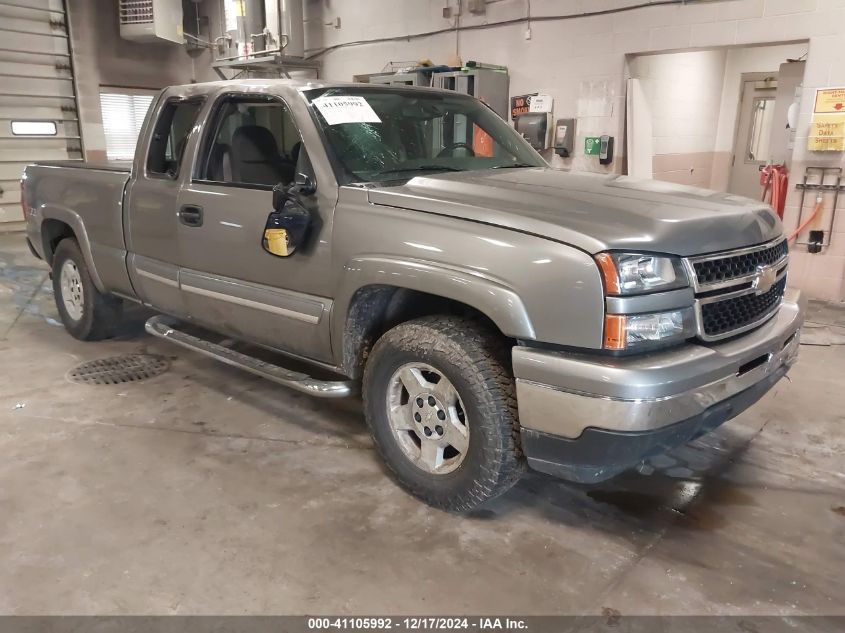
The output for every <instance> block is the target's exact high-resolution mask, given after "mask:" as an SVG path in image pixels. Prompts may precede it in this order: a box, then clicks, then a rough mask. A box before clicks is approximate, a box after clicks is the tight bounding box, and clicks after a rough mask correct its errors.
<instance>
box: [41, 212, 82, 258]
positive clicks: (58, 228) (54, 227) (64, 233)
mask: <svg viewBox="0 0 845 633" xmlns="http://www.w3.org/2000/svg"><path fill="white" fill-rule="evenodd" d="M66 237H74V238H75V237H76V233H74V232H73V229H72V228H71V227H70V225H69V224H67V223H65V222H62V221H61V220H54V219H52V218H50V219H47V220H44V222H42V223H41V240H42V243H43V245H44V261H45V262H47V263H48V264H50V265H51V266H52V265H53V253H55V252H56V247H57V246H58V245H59V242H61V241H62V240H63V239H65V238H66Z"/></svg>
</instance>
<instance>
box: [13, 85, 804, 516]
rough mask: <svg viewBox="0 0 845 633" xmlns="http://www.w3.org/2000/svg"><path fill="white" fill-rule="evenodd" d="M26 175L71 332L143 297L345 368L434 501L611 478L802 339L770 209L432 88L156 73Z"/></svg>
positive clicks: (337, 379) (220, 328)
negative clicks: (610, 167) (121, 119)
mask: <svg viewBox="0 0 845 633" xmlns="http://www.w3.org/2000/svg"><path fill="white" fill-rule="evenodd" d="M23 192H24V197H25V200H24V211H25V215H26V218H27V221H28V233H27V236H28V240H29V243H30V246H31V247H32V250H33V252H34V253H35V254H36V255H37V256H38V257H40V258H43V259H44V260H45V261H46V262H47V263H48V264H50V265H51V266H52V269H53V285H54V290H55V296H56V305H57V307H58V311H59V314H60V315H61V319H62V321H63V322H64V324H65V327H66V328H67V330H68V331H69V332H70V333H71V334H72V335H73V336H75V337H77V338H80V339H85V340H94V339H101V338H104V337H107V336H109V334H110V332H111V331H112V330H113V328H114V326H115V324H116V323H117V322H118V320H119V319H120V315H121V307H122V304H123V303H124V302H126V301H133V302H140V303H143V304H145V305H147V306H150V307H152V308H154V309H156V310H157V311H159V312H161V313H162V316H157V317H154V318H152V319H150V321H149V322H148V323H147V330H148V331H149V332H150V333H151V334H153V335H155V336H159V337H162V338H165V339H168V340H171V341H173V342H174V343H177V344H180V345H183V346H185V347H188V348H190V349H193V350H196V351H197V352H200V353H203V354H207V355H210V356H212V357H215V358H217V359H219V360H221V361H223V362H226V363H229V364H232V365H236V366H239V367H242V368H244V369H245V370H247V371H250V372H253V373H256V374H259V375H262V376H265V377H266V378H268V379H270V380H274V381H276V382H278V383H280V384H282V385H285V386H286V387H289V388H292V389H298V390H300V391H304V392H306V393H309V394H312V395H313V396H316V397H341V396H347V395H350V394H352V393H353V392H354V391H356V390H358V389H360V390H361V391H362V393H363V399H364V407H365V413H366V418H367V421H368V424H369V426H370V429H371V431H372V435H373V439H374V441H375V444H376V447H377V448H378V450H379V452H380V454H381V456H382V457H383V458H384V461H385V462H386V464H387V465H388V467H389V470H390V471H391V473H392V474H393V476H394V477H395V479H396V480H397V481H398V482H399V483H400V484H401V485H402V486H403V487H405V488H406V489H407V490H409V491H410V492H411V493H413V494H415V495H417V496H418V497H420V498H421V499H423V500H425V501H426V502H428V503H430V504H432V505H434V506H437V507H441V508H446V509H450V510H458V511H463V510H469V509H472V508H474V507H476V506H477V505H479V504H480V503H483V502H484V501H486V500H487V499H490V498H492V497H495V496H497V495H499V494H501V493H503V492H504V491H506V490H507V489H508V488H509V487H510V486H511V485H512V484H513V483H514V482H515V481H516V480H517V478H518V477H519V475H520V474H521V473H522V472H523V470H524V469H525V468H526V467H532V468H534V469H537V470H540V471H543V472H547V473H552V474H555V475H558V476H561V477H565V478H568V479H572V480H576V481H580V482H595V481H601V480H603V479H607V478H608V477H611V476H613V475H614V474H616V473H618V472H620V471H622V470H624V469H626V468H629V467H631V466H634V465H636V464H637V463H638V462H640V461H641V460H643V459H644V458H646V457H648V456H650V455H653V454H655V453H658V452H661V451H664V450H666V449H667V448H669V447H673V446H677V445H679V444H682V443H684V442H687V441H689V440H690V439H692V438H695V437H697V436H699V435H701V434H702V433H706V432H707V431H709V430H711V429H713V428H714V427H716V426H718V425H720V424H722V423H723V422H725V421H727V420H729V419H731V418H732V417H734V416H736V415H737V414H738V413H740V412H741V411H743V410H744V409H745V408H746V407H748V406H750V405H751V404H753V403H754V402H755V401H757V400H758V399H759V398H760V397H761V396H762V395H763V394H764V393H765V392H766V391H767V390H769V389H770V388H771V387H772V385H774V384H775V382H777V381H778V380H779V379H780V378H781V377H782V376H783V375H784V374H785V373H786V371H787V370H788V369H789V367H790V366H791V365H792V364H793V363H794V361H795V359H796V355H797V352H798V331H799V328H800V326H801V323H802V320H803V306H802V302H801V301H800V298H799V294H798V292H797V291H792V290H787V288H786V282H787V268H788V259H789V254H788V248H787V243H786V240H785V238H784V236H783V233H782V227H781V225H780V222H779V221H778V218H777V217H776V215H775V214H774V213H772V211H771V210H770V209H769V208H768V207H766V206H765V205H762V204H761V203H759V202H754V201H752V200H748V199H744V198H738V197H735V196H731V195H726V194H721V193H716V192H712V191H705V190H700V189H691V188H685V187H681V186H676V185H672V184H669V183H661V182H654V181H638V180H634V179H631V178H627V177H619V176H604V175H595V174H576V173H566V172H563V171H560V170H556V169H552V168H550V167H549V166H548V165H547V164H546V163H545V161H544V160H543V159H542V158H541V157H540V156H539V155H538V154H537V153H536V152H535V151H534V150H533V149H532V148H531V147H530V146H529V145H528V144H527V143H526V142H525V141H524V140H523V139H522V138H521V137H520V136H519V135H518V134H517V133H516V132H515V131H514V130H513V129H512V128H511V127H510V126H509V125H508V124H507V123H505V122H504V121H503V120H501V119H500V118H499V117H498V116H497V115H496V114H495V113H493V112H492V111H491V110H490V109H489V108H487V107H486V106H485V105H484V104H482V103H481V102H479V101H476V100H474V99H472V98H470V97H467V96H464V95H459V94H455V93H451V92H443V91H437V90H431V89H424V88H396V87H384V86H370V85H354V84H339V83H324V82H316V83H299V82H295V81H290V80H288V81H282V80H250V81H229V82H219V83H209V84H196V85H190V86H177V87H172V88H168V89H166V90H164V91H162V93H161V94H160V95H159V97H158V98H157V99H156V101H155V103H154V104H153V106H152V107H151V109H150V112H149V114H148V115H147V120H146V123H145V126H144V129H143V131H142V133H141V136H140V139H139V141H138V149H137V153H136V157H135V160H134V162H133V163H132V164H131V165H125V166H124V165H111V164H109V165H88V164H83V165H79V164H64V163H41V164H37V165H32V166H29V167H28V168H27V169H26V172H25V175H24V180H23ZM186 323H194V324H197V325H199V326H202V327H204V328H206V329H208V330H212V331H215V332H218V333H222V334H225V335H226V336H229V337H234V338H237V339H242V340H244V341H247V342H250V343H253V344H257V345H260V346H264V347H267V348H271V349H273V350H276V351H278V352H281V353H282V354H285V355H287V356H289V357H293V358H296V359H298V360H299V361H306V362H307V363H309V364H310V365H311V366H313V367H314V368H315V370H314V372H313V375H306V374H303V373H301V372H296V371H291V370H289V369H287V368H285V367H283V366H281V365H274V364H268V363H267V362H264V361H261V360H259V359H257V358H254V357H252V356H247V355H245V354H242V353H239V352H236V351H234V350H232V349H229V348H227V347H222V346H219V345H217V344H215V343H213V342H212V341H211V340H209V339H204V338H202V337H200V336H197V335H195V334H193V333H190V332H188V331H186V328H185V327H184V324H186Z"/></svg>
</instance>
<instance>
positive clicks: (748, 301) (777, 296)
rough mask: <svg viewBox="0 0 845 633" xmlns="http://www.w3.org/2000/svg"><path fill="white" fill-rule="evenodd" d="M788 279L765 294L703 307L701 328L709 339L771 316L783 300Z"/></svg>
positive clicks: (746, 296)
mask: <svg viewBox="0 0 845 633" xmlns="http://www.w3.org/2000/svg"><path fill="white" fill-rule="evenodd" d="M785 288H786V277H784V278H783V279H781V280H780V281H779V282H777V283H776V284H775V285H774V286H772V287H771V289H770V290H769V291H768V292H764V293H763V294H760V295H758V294H744V295H740V296H738V297H734V298H733V299H725V300H724V301H713V302H711V303H705V304H702V306H701V326H702V329H703V331H704V334H705V335H706V336H709V337H714V336H721V335H722V334H725V333H726V332H731V333H732V332H733V331H734V330H737V329H740V328H744V327H745V326H746V325H748V324H749V323H754V322H756V321H758V320H760V318H761V317H764V316H765V315H767V314H769V313H770V312H772V310H774V309H775V308H776V307H777V306H779V305H780V301H781V299H783V291H784V289H785Z"/></svg>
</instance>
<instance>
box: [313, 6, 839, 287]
mask: <svg viewBox="0 0 845 633" xmlns="http://www.w3.org/2000/svg"><path fill="white" fill-rule="evenodd" d="M635 3H638V2H635V0H574V1H572V2H560V1H559V0H531V15H532V16H534V17H535V18H536V17H539V16H557V15H561V14H566V15H568V16H570V17H569V18H568V19H563V20H553V21H547V22H537V21H535V22H533V23H531V25H530V31H529V29H528V25H527V24H526V23H525V22H520V23H516V24H511V25H507V26H499V27H494V28H484V29H478V30H471V31H462V32H455V31H454V30H449V29H454V27H455V25H456V24H457V25H459V26H481V25H483V24H485V23H495V22H499V21H503V20H519V19H521V18H524V17H525V16H526V14H527V7H528V4H527V2H526V0H498V1H496V2H491V3H489V4H488V5H487V12H486V14H485V15H481V16H471V15H469V14H467V13H466V12H465V14H464V15H462V16H460V17H459V18H457V19H444V18H443V15H442V10H443V7H444V5H448V6H452V7H455V6H456V2H455V0H358V1H357V2H338V1H337V0H331V1H329V0H307V5H306V6H307V10H308V16H309V20H310V21H309V27H308V39H307V40H306V48H310V49H312V50H311V51H310V52H311V54H314V53H317V52H319V51H318V50H317V49H319V48H322V47H324V46H334V45H338V44H343V43H346V42H353V41H358V40H366V39H374V38H386V37H390V38H396V39H394V40H392V41H386V42H378V43H370V44H365V45H362V46H348V47H343V48H338V49H335V50H332V51H329V52H327V53H326V54H324V55H322V56H321V57H320V59H322V61H323V73H322V75H323V76H325V77H329V78H333V79H343V80H349V79H351V77H352V76H353V75H355V74H363V73H370V72H378V71H380V70H381V69H382V68H383V67H384V66H385V64H387V63H388V62H389V61H400V60H414V59H418V58H421V57H428V58H431V59H432V60H433V61H435V62H440V63H442V62H445V61H446V60H447V59H448V57H449V56H450V55H453V54H455V53H456V52H457V53H458V54H459V55H460V56H461V57H462V58H463V59H464V60H465V61H466V60H470V59H475V60H480V61H485V62H489V63H494V64H502V65H506V66H508V68H509V70H510V74H511V93H512V94H519V93H522V92H535V91H541V92H548V93H549V94H551V95H552V96H553V97H554V98H555V114H556V116H558V117H565V116H573V115H574V116H577V117H578V132H577V136H578V138H577V140H576V147H577V148H578V151H577V152H576V155H575V157H573V158H571V159H567V160H561V159H558V158H556V157H555V158H553V161H554V164H555V165H556V166H561V167H569V168H573V169H586V170H592V171H599V170H600V168H599V166H598V163H597V161H596V160H595V159H594V158H592V157H585V156H583V151H582V149H581V148H583V137H584V136H585V135H589V136H592V135H598V134H611V135H614V136H616V138H617V139H618V140H619V142H617V145H616V146H617V160H616V161H615V163H614V164H613V165H612V166H611V168H612V169H613V170H614V171H617V172H621V171H622V170H623V165H624V157H623V156H622V154H624V151H625V148H624V143H623V142H622V139H623V137H624V123H625V114H624V105H625V81H626V79H627V77H628V76H629V69H628V68H627V63H626V59H627V58H628V56H630V55H635V54H639V53H655V52H667V51H679V50H685V49H703V48H713V47H721V46H746V45H755V44H771V43H784V42H799V41H806V40H808V41H809V51H808V56H807V65H806V72H805V77H804V91H803V96H802V99H801V114H800V118H799V127H798V130H797V136H796V146H795V150H794V152H793V156H792V158H793V177H792V180H791V185H790V195H789V197H788V199H787V210H786V216H785V219H784V223H785V225H786V228H787V229H788V230H790V229H792V228H794V227H795V226H796V221H797V216H798V209H797V204H798V196H797V192H796V191H795V190H794V187H793V186H792V185H793V184H794V183H795V182H797V181H798V179H799V178H800V177H801V176H802V175H803V172H804V167H805V166H807V165H811V164H812V165H831V166H845V159H843V155H842V154H841V153H832V154H820V153H818V152H808V151H807V150H806V143H807V134H808V130H809V125H810V116H811V112H812V107H813V101H814V95H815V89H816V88H817V87H824V86H837V85H839V86H841V85H845V64H843V63H842V59H843V53H842V51H845V29H843V27H842V25H843V24H845V0H723V1H713V2H701V3H692V2H687V3H686V4H685V5H681V4H678V5H671V6H654V7H647V8H641V9H636V10H632V11H625V12H622V13H611V14H604V15H595V16H591V17H576V16H577V14H579V13H583V12H585V11H600V10H608V9H616V8H621V7H625V6H629V5H632V4H635ZM373 16H378V18H377V19H373ZM337 18H340V20H341V28H339V29H338V28H335V27H334V26H331V25H327V24H334V23H336V22H335V21H336V19H337ZM443 29H445V30H446V32H443V33H438V34H433V35H429V36H426V37H422V38H413V39H408V38H407V36H408V35H411V34H414V33H425V32H431V31H438V30H443ZM529 36H530V38H529ZM801 50H802V51H803V48H802V49H801ZM799 54H800V53H799ZM736 87H737V89H738V85H737V86H736ZM731 88H732V89H733V86H731ZM722 93H723V94H724V93H725V85H724V84H723V85H722ZM725 99H728V97H727V96H726V97H725ZM733 103H734V106H733V107H735V104H736V100H734V101H733ZM726 107H727V106H726ZM720 108H721V106H720ZM726 125H727V127H726V130H728V129H730V127H731V126H730V125H729V124H726ZM716 137H717V147H724V145H720V144H719V139H720V138H723V136H722V132H721V130H717V133H716ZM829 214H830V210H829V204H828V209H827V210H826V211H825V214H824V215H823V216H822V217H821V218H820V220H819V222H820V225H822V226H826V223H827V221H828V220H829V217H830V215H829ZM838 216H839V217H838V218H837V223H836V226H835V227H834V231H835V232H834V234H833V239H832V244H831V247H830V248H827V249H825V251H824V252H823V253H821V254H818V255H809V254H807V253H806V252H801V250H802V249H801V247H800V246H799V247H796V248H795V250H794V254H793V267H792V271H791V273H790V282H791V283H792V284H793V285H798V286H801V287H804V288H806V289H807V290H808V291H809V292H810V293H811V294H812V295H814V296H819V297H826V298H835V299H842V298H845V286H843V277H845V212H840V213H839V214H838Z"/></svg>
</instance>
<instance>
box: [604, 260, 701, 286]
mask: <svg viewBox="0 0 845 633" xmlns="http://www.w3.org/2000/svg"><path fill="white" fill-rule="evenodd" d="M596 261H597V262H598V265H599V268H600V269H601V273H602V277H604V285H605V288H606V290H607V294H610V295H635V294H642V293H645V292H657V291H660V290H672V289H674V288H685V287H686V286H688V285H689V281H688V280H687V275H686V273H685V272H684V267H683V266H682V265H681V260H680V259H678V258H677V257H667V256H661V255H642V254H638V253H599V254H598V255H596Z"/></svg>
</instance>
